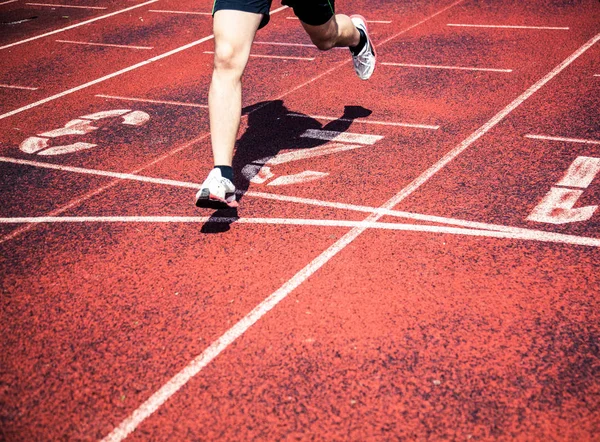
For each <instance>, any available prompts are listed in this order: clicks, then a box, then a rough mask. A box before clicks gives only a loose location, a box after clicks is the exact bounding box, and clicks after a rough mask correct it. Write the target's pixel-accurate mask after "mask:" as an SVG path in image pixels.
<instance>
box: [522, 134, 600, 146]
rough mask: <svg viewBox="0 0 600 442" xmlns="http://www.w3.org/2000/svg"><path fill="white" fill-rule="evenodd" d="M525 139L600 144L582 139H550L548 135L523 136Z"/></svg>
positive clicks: (599, 141)
mask: <svg viewBox="0 0 600 442" xmlns="http://www.w3.org/2000/svg"><path fill="white" fill-rule="evenodd" d="M525 138H531V139H533V140H547V141H565V142H567V143H582V144H600V140H585V139H583V138H565V137H552V136H548V135H531V134H527V135H525Z"/></svg>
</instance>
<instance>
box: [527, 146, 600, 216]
mask: <svg viewBox="0 0 600 442" xmlns="http://www.w3.org/2000/svg"><path fill="white" fill-rule="evenodd" d="M598 172H600V158H593V157H578V158H577V159H576V160H575V161H574V162H573V164H571V166H570V167H569V169H568V170H567V172H566V173H565V176H564V177H563V178H562V179H561V180H560V181H559V182H558V183H556V186H555V187H552V189H550V192H548V194H547V195H546V196H545V197H544V198H543V199H542V201H541V202H540V203H539V204H538V205H537V206H536V207H535V209H533V211H532V212H531V214H530V215H529V216H528V217H527V220H528V221H535V222H538V223H549V224H567V223H574V222H580V221H587V220H589V219H590V218H591V217H592V216H593V215H594V212H596V209H598V206H587V207H578V208H574V206H575V204H576V203H577V200H578V199H579V197H580V196H581V195H583V190H579V189H586V188H587V187H588V186H589V185H590V184H591V182H592V181H593V180H594V178H595V176H596V175H597V174H598ZM568 187H572V188H573V187H574V188H576V189H569V188H568Z"/></svg>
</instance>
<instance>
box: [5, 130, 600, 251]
mask: <svg viewBox="0 0 600 442" xmlns="http://www.w3.org/2000/svg"><path fill="white" fill-rule="evenodd" d="M206 136H208V135H205V136H204V137H206ZM180 149H181V148H180ZM0 162H4V163H10V164H18V165H23V166H31V167H39V168H44V169H51V170H59V171H62V172H73V173H80V174H86V175H96V176H103V177H109V178H117V179H121V180H130V181H138V182H144V183H152V184H160V185H167V186H174V187H181V188H187V189H194V190H196V189H198V188H200V183H192V182H187V181H176V180H169V179H163V178H154V177H148V176H143V175H137V174H134V173H120V172H110V171H105V170H97V169H85V168H82V167H72V166H61V165H59V164H52V163H43V162H39V161H30V160H21V159H17V158H8V157H0ZM155 162H156V161H155ZM240 194H242V193H240ZM245 196H247V197H252V198H262V199H268V200H274V201H283V202H291V203H296V204H307V205H312V206H317V207H330V208H333V209H339V210H348V211H354V212H362V213H369V214H377V215H381V216H391V217H396V218H405V219H410V220H413V221H421V222H433V223H438V224H446V225H451V226H459V227H463V228H467V229H474V230H491V231H496V232H505V233H511V234H514V235H522V236H527V235H529V237H531V238H536V237H539V238H551V240H552V241H553V242H559V243H564V244H584V243H585V244H584V245H587V244H588V243H587V242H586V241H587V239H592V240H594V241H595V240H596V239H595V238H587V239H586V237H581V236H574V235H565V234H562V233H552V232H546V231H543V230H535V229H525V228H520V227H511V226H505V225H500V224H490V223H482V222H476V221H466V220H461V219H456V218H447V217H441V216H435V215H424V214H419V213H413V212H404V211H400V210H393V209H382V208H375V207H370V206H361V205H356V204H348V203H339V202H332V201H323V200H317V199H312V198H301V197H295V196H288V195H280V194H274V193H265V192H255V191H248V192H246V193H245ZM70 207H71V206H70ZM70 207H69V208H70ZM62 212H64V210H62V211H61V212H58V213H56V214H59V213H62ZM49 217H50V218H54V216H53V215H49ZM61 219H62V218H61ZM582 241H583V242H582Z"/></svg>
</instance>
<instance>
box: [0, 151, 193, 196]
mask: <svg viewBox="0 0 600 442" xmlns="http://www.w3.org/2000/svg"><path fill="white" fill-rule="evenodd" d="M0 162H3V163H12V164H19V165H22V166H32V167H42V168H44V169H54V170H60V171H61V172H74V173H81V174H85V175H97V176H104V177H110V178H119V179H122V180H132V181H141V182H144V183H154V184H165V185H168V186H175V187H186V188H190V189H198V188H200V184H197V183H186V182H183V181H175V180H165V179H162V178H151V177H145V176H141V175H135V174H131V173H120V172H109V171H104V170H97V169H85V168H82V167H72V166H61V165H60V164H51V163H41V162H39V161H30V160H20V159H16V158H7V157H0Z"/></svg>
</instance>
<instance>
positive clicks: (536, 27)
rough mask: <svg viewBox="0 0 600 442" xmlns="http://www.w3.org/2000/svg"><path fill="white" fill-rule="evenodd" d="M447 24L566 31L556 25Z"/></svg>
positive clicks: (452, 24) (564, 28) (464, 26)
mask: <svg viewBox="0 0 600 442" xmlns="http://www.w3.org/2000/svg"><path fill="white" fill-rule="evenodd" d="M447 26H455V27H461V28H498V29H540V30H550V31H568V30H569V28H566V27H556V26H519V25H517V26H514V25H474V24H464V23H462V24H459V23H448V25H447Z"/></svg>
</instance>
